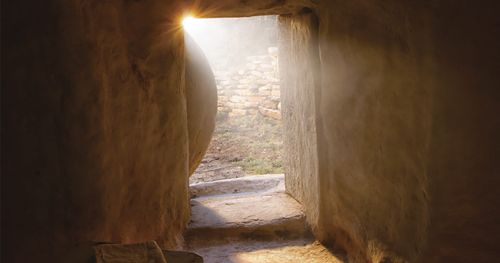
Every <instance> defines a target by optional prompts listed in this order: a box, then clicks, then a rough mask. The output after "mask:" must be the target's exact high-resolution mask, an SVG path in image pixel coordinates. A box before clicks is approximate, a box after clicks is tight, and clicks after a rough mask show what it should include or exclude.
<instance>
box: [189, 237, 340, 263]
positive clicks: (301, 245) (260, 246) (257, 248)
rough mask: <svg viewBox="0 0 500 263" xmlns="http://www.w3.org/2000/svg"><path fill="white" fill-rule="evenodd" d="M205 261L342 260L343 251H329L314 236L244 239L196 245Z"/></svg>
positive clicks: (287, 262) (281, 262) (312, 262)
mask: <svg viewBox="0 0 500 263" xmlns="http://www.w3.org/2000/svg"><path fill="white" fill-rule="evenodd" d="M193 252H195V253H197V254H198V255H200V256H202V257H203V260H204V263H243V262H244V263H299V262H308V263H327V262H328V263H342V262H347V259H346V255H345V253H343V252H341V251H335V252H332V251H331V250H329V249H327V248H326V247H324V246H323V245H321V244H320V243H319V242H317V241H314V240H313V239H305V238H302V239H295V240H277V241H266V242H262V241H244V242H233V243H228V244H222V245H215V246H207V247H198V248H195V249H193Z"/></svg>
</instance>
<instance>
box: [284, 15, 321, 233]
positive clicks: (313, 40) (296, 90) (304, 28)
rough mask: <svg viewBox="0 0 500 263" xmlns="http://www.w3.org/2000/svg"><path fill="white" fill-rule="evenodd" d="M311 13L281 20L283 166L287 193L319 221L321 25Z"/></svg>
mask: <svg viewBox="0 0 500 263" xmlns="http://www.w3.org/2000/svg"><path fill="white" fill-rule="evenodd" d="M317 22H318V21H317V18H316V16H315V15H314V14H312V13H311V12H306V13H304V14H296V15H282V16H280V17H279V27H280V43H279V44H280V55H279V57H280V61H281V67H280V73H281V87H282V96H281V100H282V109H283V112H282V113H283V146H284V151H283V152H284V154H283V159H284V160H283V167H284V169H285V175H286V176H285V185H286V189H287V192H288V193H290V194H291V195H292V196H293V197H294V198H295V199H297V200H298V201H299V202H300V203H301V204H303V205H304V209H305V211H306V216H307V221H308V222H309V224H310V225H311V226H312V227H313V228H314V230H315V231H316V230H317V226H318V223H319V222H318V220H319V197H320V196H319V192H318V191H317V190H316V189H318V188H319V185H318V181H319V179H318V150H317V148H318V145H317V137H316V133H317V131H316V125H317V123H316V115H317V113H316V105H317V100H318V98H317V94H316V92H317V91H319V84H320V83H319V74H318V73H319V54H318V24H317Z"/></svg>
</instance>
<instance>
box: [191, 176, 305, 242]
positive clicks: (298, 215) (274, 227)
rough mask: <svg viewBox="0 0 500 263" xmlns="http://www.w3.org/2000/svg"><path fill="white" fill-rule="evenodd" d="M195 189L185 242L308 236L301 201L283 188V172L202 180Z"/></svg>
mask: <svg viewBox="0 0 500 263" xmlns="http://www.w3.org/2000/svg"><path fill="white" fill-rule="evenodd" d="M266 180H267V181H266ZM252 183H256V184H253V185H252ZM235 190H237V191H236V193H235ZM197 191H198V192H197V193H198V197H197V198H194V199H192V200H191V206H192V207H191V211H192V214H191V222H190V224H189V226H188V230H187V233H186V236H185V239H186V243H187V244H188V246H203V244H210V245H214V244H215V243H226V242H230V241H231V242H232V241H234V240H274V239H296V238H302V237H309V236H310V231H309V228H308V226H307V223H306V220H305V216H304V213H303V211H302V207H301V205H300V204H299V203H298V202H297V201H295V200H294V199H293V198H291V197H290V196H289V195H288V194H287V193H285V191H284V186H283V177H282V175H270V176H267V179H266V178H265V177H262V178H256V177H251V178H245V177H242V178H237V179H230V180H223V181H216V182H213V183H210V184H207V183H205V187H200V188H199V189H198V190H197Z"/></svg>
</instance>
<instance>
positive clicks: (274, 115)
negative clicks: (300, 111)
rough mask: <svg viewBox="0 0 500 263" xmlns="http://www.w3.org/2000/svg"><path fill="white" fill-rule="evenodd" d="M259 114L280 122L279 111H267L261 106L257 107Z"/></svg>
mask: <svg viewBox="0 0 500 263" xmlns="http://www.w3.org/2000/svg"><path fill="white" fill-rule="evenodd" d="M259 112H260V114H262V115H263V116H266V117H269V118H273V119H276V120H281V112H280V111H279V110H273V109H268V108H264V107H262V106H261V107H259Z"/></svg>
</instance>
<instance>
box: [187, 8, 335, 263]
mask: <svg viewBox="0 0 500 263" xmlns="http://www.w3.org/2000/svg"><path fill="white" fill-rule="evenodd" d="M308 17H310V16H308ZM306 22H310V20H306ZM280 23H282V25H284V26H285V28H284V30H282V29H281V28H280V30H278V26H279V25H280ZM309 24H310V23H307V24H306V25H309ZM185 28H186V29H187V32H188V33H189V34H190V37H192V38H193V40H194V41H195V42H197V44H198V45H199V46H200V47H201V49H202V50H203V51H204V53H205V55H206V57H207V58H208V61H209V63H210V67H211V68H212V71H213V73H214V77H215V82H216V85H217V95H218V113H217V121H216V128H215V132H214V135H213V137H212V141H211V144H210V146H209V148H208V151H207V153H206V155H205V157H204V159H203V160H202V162H201V164H200V166H199V167H198V168H197V170H196V171H195V172H194V174H193V175H192V176H191V177H190V193H191V198H192V199H191V220H190V223H189V226H188V229H187V232H186V235H185V240H186V246H187V248H188V249H189V250H192V251H194V252H196V253H199V254H200V255H202V256H203V257H204V259H205V262H341V261H342V259H341V256H340V257H339V255H333V254H331V253H330V252H329V251H328V250H327V249H326V248H325V247H323V245H321V244H320V243H319V242H317V241H315V239H314V237H313V235H312V233H311V230H310V227H309V224H308V223H307V220H306V211H305V209H304V208H303V207H302V204H301V203H300V200H296V199H294V198H292V197H291V196H290V195H289V193H288V192H287V190H288V188H290V189H293V190H294V191H297V190H299V191H300V190H302V188H301V187H302V184H303V180H305V181H307V182H308V183H309V184H314V183H315V180H311V178H310V177H308V178H303V177H301V176H302V174H301V172H302V171H300V170H298V169H297V165H298V164H300V163H302V162H303V160H296V158H300V159H304V160H306V161H313V159H314V158H315V155H314V154H312V153H311V154H312V155H311V156H305V157H300V156H297V150H303V149H302V148H301V147H307V146H305V145H304V143H303V142H304V141H306V140H307V142H306V143H308V144H309V145H313V144H311V143H312V142H313V141H314V139H315V137H313V136H311V132H312V131H313V130H312V129H311V127H312V126H314V123H311V121H312V120H314V118H312V117H313V116H314V114H315V113H314V111H312V110H313V109H314V108H312V105H314V104H312V103H310V102H311V100H312V99H313V96H314V88H315V86H314V85H311V83H314V79H312V78H311V77H314V75H309V74H308V73H309V72H310V71H311V70H312V68H311V67H309V65H310V64H308V63H304V61H306V60H304V61H299V60H298V59H288V58H286V59H284V61H285V62H286V63H288V67H285V68H284V70H283V69H282V68H280V59H279V57H282V56H281V54H279V53H280V50H279V48H281V47H283V48H284V49H285V50H286V52H288V53H291V52H297V53H298V54H299V55H298V56H296V57H295V56H294V58H301V57H303V58H308V57H307V56H308V55H309V53H308V51H309V49H305V50H306V51H305V52H304V51H303V50H300V49H301V48H302V47H295V46H290V45H289V44H288V42H289V41H290V40H291V39H292V38H304V36H303V35H299V34H297V32H294V31H293V30H290V29H292V28H294V29H295V28H297V26H296V25H294V26H292V25H291V23H290V19H289V18H287V17H282V18H281V22H280V20H278V17H277V16H264V17H251V18H230V19H202V20H195V19H193V18H190V19H189V20H187V21H186V23H185ZM300 32H302V31H300ZM305 32H306V33H309V32H308V31H305ZM278 36H280V37H285V38H286V39H280V37H278ZM307 36H308V35H306V37H307ZM306 47H308V46H306ZM296 49H297V50H296ZM298 64H300V65H301V66H296V65H298ZM291 65H294V66H291ZM282 70H283V72H285V73H286V74H287V76H288V77H289V78H288V79H287V80H282V79H280V72H281V71H282ZM303 76H305V78H302V77H303ZM282 84H285V85H286V86H287V87H288V86H290V87H292V89H293V90H292V91H287V92H285V94H284V95H285V100H284V102H285V103H286V104H285V105H287V106H285V107H283V109H284V112H285V113H287V116H283V115H282V111H281V110H282V91H283V90H285V89H286V87H282V86H281V85H282ZM295 101H298V102H300V105H295V103H294V102H295ZM302 113H307V114H308V116H305V115H304V114H302ZM305 117H307V119H305ZM283 120H286V121H287V122H288V126H289V127H290V129H289V131H284V127H286V126H287V124H286V123H283V122H282V121H283ZM301 121H302V122H303V124H301V123H300V122H301ZM295 127H300V128H299V129H298V130H297V129H296V128H295ZM304 132H309V133H307V134H303V133H304ZM283 133H287V135H288V138H290V140H289V141H288V146H287V149H286V150H287V151H291V152H290V154H288V157H287V160H286V161H284V160H283V157H284V156H286V155H287V154H285V152H284V148H285V147H286V146H285V145H284V143H283ZM301 136H304V137H301ZM292 152H293V153H292ZM285 166H288V167H285ZM308 168H311V170H310V171H307V172H308V173H307V174H304V175H311V173H313V172H314V167H308ZM285 171H286V172H287V174H286V176H287V182H286V183H285ZM288 177H290V178H288ZM288 179H290V180H288ZM285 184H286V189H285ZM299 197H300V198H302V197H303V195H302V194H299Z"/></svg>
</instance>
